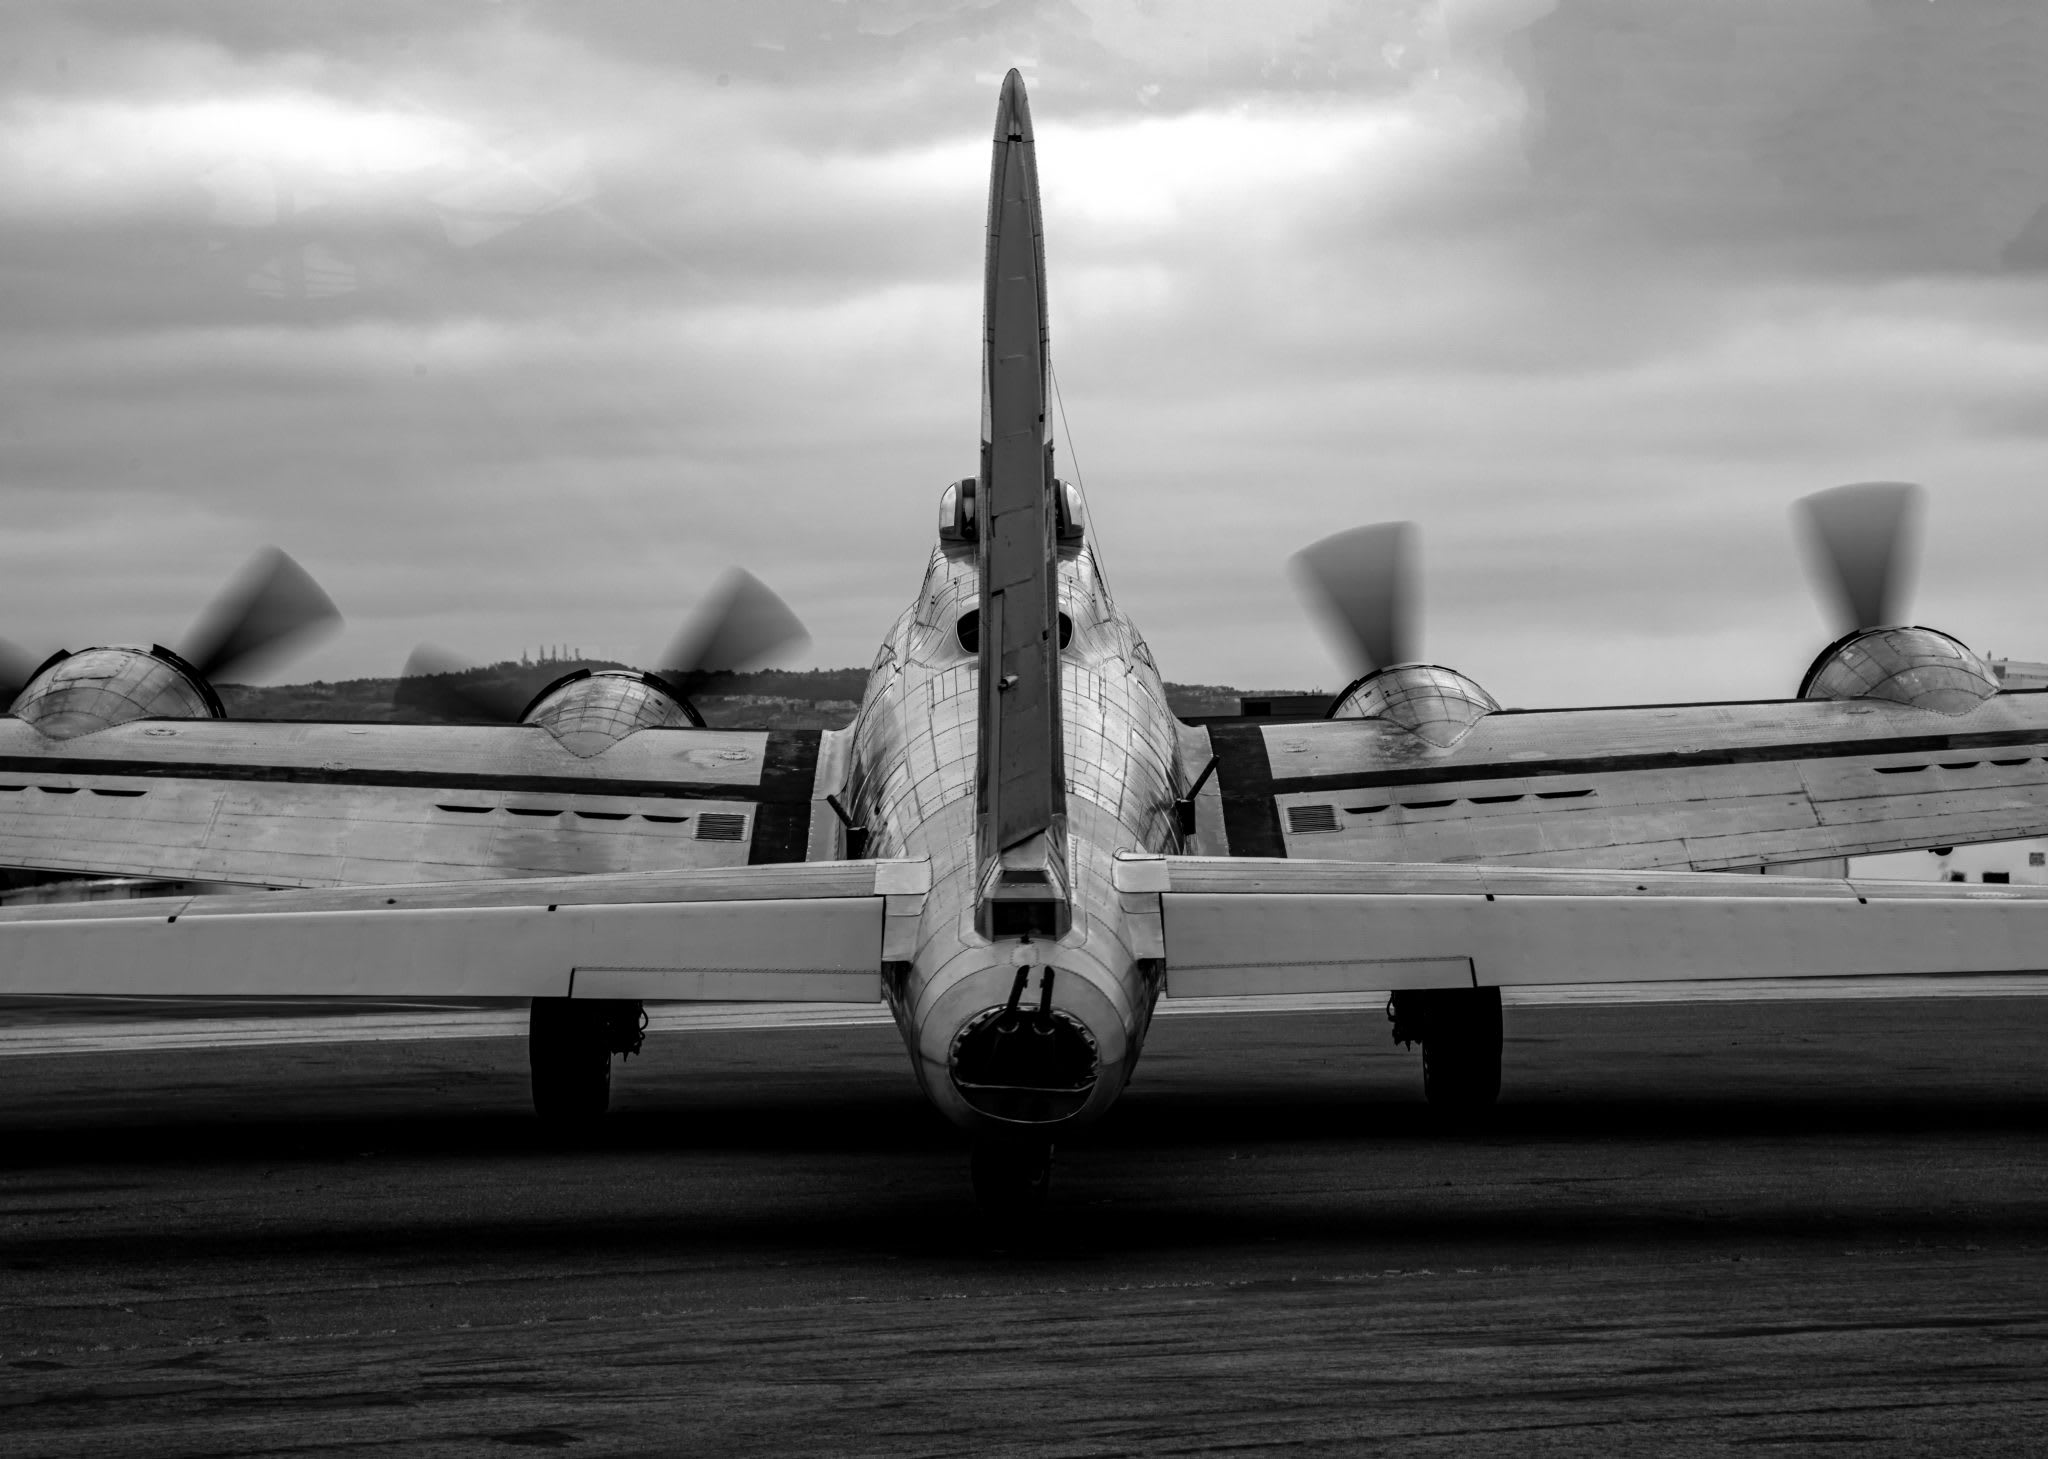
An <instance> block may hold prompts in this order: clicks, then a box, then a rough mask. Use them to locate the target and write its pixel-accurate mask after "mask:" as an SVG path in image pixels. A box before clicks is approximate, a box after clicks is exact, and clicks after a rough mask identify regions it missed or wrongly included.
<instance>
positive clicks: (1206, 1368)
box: [0, 998, 2048, 1459]
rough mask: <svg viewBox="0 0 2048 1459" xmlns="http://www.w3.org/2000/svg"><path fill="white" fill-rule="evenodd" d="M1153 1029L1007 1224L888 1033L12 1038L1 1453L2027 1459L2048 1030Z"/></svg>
mask: <svg viewBox="0 0 2048 1459" xmlns="http://www.w3.org/2000/svg"><path fill="white" fill-rule="evenodd" d="M1385 1028H1386V1026H1385V1023H1384V1021H1383V1020H1382V1019H1381V1018H1380V1017H1379V1015H1377V1014H1376V1013H1370V1012H1345V1013H1327V1012H1326V1013H1318V1014H1312V1015H1286V1016H1265V1017H1252V1018H1238V1017H1198V1018H1177V1019H1168V1020H1161V1021H1160V1023H1159V1024H1158V1025H1157V1026H1156V1027H1155V1031H1154V1036H1153V1041H1152V1045H1151V1047H1150V1048H1149V1050H1148V1051H1147V1053H1146V1056H1145V1061H1144V1063H1143V1064H1142V1065H1141V1067H1140V1068H1139V1071H1138V1076H1137V1079H1136V1081H1135V1082H1134V1083H1133V1085H1132V1087H1131V1089H1130V1091H1129V1093H1128V1094H1127V1095H1126V1097H1125V1099H1124V1101H1123V1103H1122V1104H1121V1105H1120V1106H1119V1107H1118V1109H1117V1110H1116V1112H1115V1113H1114V1114H1113V1116H1112V1117H1111V1119H1110V1120H1109V1121H1108V1122H1107V1123H1106V1124H1105V1125H1104V1126H1102V1127H1101V1128H1100V1129H1099V1130H1098V1131H1097V1132H1096V1133H1095V1134H1094V1135H1093V1136H1092V1137H1091V1138H1089V1139H1087V1140H1086V1141H1080V1142H1075V1143H1073V1144H1072V1145H1070V1146H1068V1147H1065V1148H1063V1150H1062V1151H1061V1155H1060V1161H1059V1168H1058V1173H1057V1177H1056V1188H1055V1192H1054V1201H1053V1205H1052V1208H1051V1210H1050V1211H1049V1212H1048V1214H1047V1217H1046V1219H1045V1221H1044V1223H1043V1230H1042V1232H1041V1233H1039V1235H1038V1236H1037V1238H1036V1239H1035V1240H1033V1241H1031V1242H1028V1243H1025V1244H1022V1245H1011V1246H1003V1245H999V1244H998V1243H997V1242H996V1241H995V1240H994V1239H993V1238H992V1237H991V1235H990V1233H989V1231H988V1229H987V1228H986V1227H985V1226H984V1224H983V1223H982V1221H981V1219H980V1218H979V1217H978V1216H977V1214H976V1212H975V1210H974V1207H973V1205H972V1203H971V1201H970V1200H969V1198H968V1195H967V1190H966V1178H965V1169H964V1166H965V1161H964V1153H963V1147H962V1145H961V1142H960V1139H959V1137H958V1136H957V1135H956V1134H955V1133H954V1132H953V1131H952V1130H951V1129H950V1128H949V1127H947V1126H945V1125H944V1124H943V1123H941V1122H940V1121H939V1120H938V1119H937V1117H936V1116H935V1115H933V1114H932V1113H930V1111H929V1110H928V1109H927V1108H926V1106H925V1105H924V1104H923V1102H922V1100H921V1099H920V1098H919V1096H918V1094H917V1092H916V1090H915V1089H914V1088H913V1086H912V1084H911V1081H910V1077H909V1073H908V1068H907V1064H906V1061H905V1057H904V1054H903V1051H902V1047H901V1045H900V1043H899V1042H898V1041H897V1039H896V1036H895V1034H894V1033H893V1031H892V1030H889V1029H887V1028H872V1027H854V1028H829V1029H799V1030H765V1031H764V1030H757V1031H743V1032H734V1031H724V1032H689V1033H661V1034H657V1035H656V1036H655V1037H653V1038H651V1039H650V1040H649V1044H648V1050H647V1053H646V1054H645V1055H644V1056H643V1057H641V1058H638V1059H635V1060H633V1061H631V1063H630V1064H628V1065H627V1066H625V1067H624V1069H623V1070H622V1071H621V1073H620V1075H619V1078H618V1084H617V1096H616V1101H615V1113H614V1115H613V1116H612V1117H611V1118H610V1119H609V1120H608V1121H607V1123H606V1124H605V1126H604V1127H603V1128H602V1129H601V1130H600V1131H599V1132H598V1133H597V1134H595V1135H594V1136H592V1137H590V1138H589V1139H587V1140H585V1141H581V1142H575V1141H563V1140H560V1139H558V1138H555V1137H551V1136H549V1135H548V1134H547V1133H545V1132H543V1131H542V1130H540V1129H538V1128H537V1127H536V1126H535V1125H534V1124H533V1123H532V1121H531V1120H530V1119H529V1118H528V1117H527V1115H526V1112H525V1111H526V1088H525V1071H524V1057H525V1053H524V1046H523V1043H522V1042H521V1041H519V1040H516V1039H506V1038H475V1039H466V1040H454V1039H443V1040H437V1041H432V1042H396V1041H385V1042H375V1043H362V1044H348V1043H322V1044H312V1045H291V1046H284V1047H274V1048H233V1049H222V1050H209V1051H198V1052H194V1051H146V1052H138V1053H134V1054H127V1055H119V1056H115V1055H104V1054H91V1055H87V1054H66V1055H51V1056H30V1057H17V1058H10V1059H7V1060H4V1061H0V1283H4V1285H0V1452H4V1453H5V1454H7V1455H9V1456H12V1459H25V1456H30V1455H74V1454H81V1455H82V1454H120V1455H134V1454H142V1455H148V1456H150V1459H172V1456H181V1455H199V1454H207V1455H213V1454H281V1453H290V1454H326V1453H348V1454H382V1453H391V1454H400V1453H403V1454H407V1455H433V1454H503V1453H507V1452H512V1451H516V1450H520V1449H560V1450H563V1451H566V1452H569V1453H572V1454H575V1455H579V1456H584V1455H605V1454H622V1453H653V1454H684V1453H694V1454H722V1455H750V1454H777V1455H780V1454H793V1453H825V1454H863V1455H865V1454H874V1455H924V1454H977V1455H980V1454H994V1455H1008V1454H1034V1455H1036V1454H1055V1455H1082V1454H1186V1453H1204V1452H1219V1451H1222V1452H1231V1453H1237V1454H1246V1453H1249V1454H1263V1453H1278V1452H1286V1453H1303V1454H1323V1453H1327V1454H1350V1453H1358V1452H1374V1453H1395V1454H1461V1455H1462V1454H1472V1453H1502V1452H1507V1453H1517V1454H1551V1453H1554V1454H1584V1453H1599V1452H1628V1453H1665V1454H1686V1453H1702V1454H1705V1453H1713V1454H1745V1455H1747V1454H1756V1453H1765V1454H1769V1453H1806V1452H1821V1453H1840V1452H1849V1451H1854V1452H1857V1453H1859V1454H1895V1453H1896V1454H1908V1453H1911V1454H1920V1453H1930V1452H1937V1451H1938V1452H1942V1453H1944V1454H1951V1455H1953V1454H2001V1453H2003V1454H2030V1453H2040V1452H2043V1450H2044V1449H2048V1139H2044V1136H2048V1060H2044V1058H2043V1050H2044V1048H2048V1000H2044V999H2005V998H1976V999H1963V1000H1956V1001H1950V1002H1934V1001H1918V1000H1915V1001H1892V1002H1883V1003H1827V1004H1803V1003H1776V1004H1733V1005H1723V1006H1712V1007H1652V1008H1601V1007H1549V1008H1525V1009H1517V1010H1511V1011H1510V1018H1509V1046H1508V1056H1507V1077H1506V1091H1505V1094H1504V1103H1503V1105H1502V1107H1501V1108H1500V1110H1499V1111H1498V1112H1497V1115H1496V1117H1495V1118H1494V1119H1493V1121H1492V1122H1491V1123H1490V1124H1489V1125H1487V1126H1486V1127H1484V1128H1480V1129H1452V1128H1445V1127H1443V1126H1442V1125H1440V1124H1439V1123H1438V1122H1437V1121H1435V1120H1434V1119H1432V1117H1431V1116H1430V1114H1429V1112H1428V1111H1427V1110H1426V1109H1425V1108H1424V1107H1423V1106H1422V1105H1421V1103H1420V1102H1419V1094H1418V1084H1419V1080H1418V1077H1417V1070H1416V1056H1415V1055H1413V1054H1406V1053H1403V1052H1402V1051H1400V1050H1398V1049H1396V1048H1394V1047H1392V1046H1391V1045H1389V1044H1388V1043H1387V1040H1386V1031H1385Z"/></svg>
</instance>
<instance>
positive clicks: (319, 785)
mask: <svg viewBox="0 0 2048 1459" xmlns="http://www.w3.org/2000/svg"><path fill="white" fill-rule="evenodd" d="M828 741H829V742H833V743H836V737H835V736H833V735H832V734H831V733H830V732H821V731H817V730H772V731H758V730H756V731H740V730H710V729H664V728H650V729H644V730H641V731H639V732H638V733H635V734H632V735H628V736H627V737H625V738H624V739H622V740H620V741H619V742H618V743H616V744H614V745H613V746H611V747H610V748H609V749H607V750H605V751H604V752H603V753H601V754H597V755H592V756H589V757H587V758H585V757H579V756H577V755H575V754H572V753H570V751H568V750H567V749H564V748H563V747H562V745H561V744H560V743H559V742H557V741H556V740H555V738H554V737H553V736H552V735H550V734H548V733H547V731H546V730H544V729H541V728H538V727H536V726H531V725H503V726H459V725H398V724H282V723H262V722H248V721H232V720H138V721H133V722H130V723H127V724H121V725H116V726H114V727H112V728H109V729H104V730H100V731H98V732H96V733H93V734H88V735H82V736H80V737H78V738H76V739H69V740H53V739H48V738H45V737H44V736H43V735H41V734H38V733H37V732H36V731H35V729H33V728H32V727H31V726H29V725H27V724H25V723H23V722H21V721H20V720H15V719H0V866H11V867H33V868H38V869H42V870H50V871H75V872H80V873H87V874H96V875H112V876H138V877H152V878H163V879H169V880H193V881H212V882H241V883H248V884H252V885H256V886H271V887H331V886H361V885H376V884H383V883H402V882H415V881H444V880H470V879H474V878H477V877H520V876H547V875H557V874H559V875H571V874H577V873H611V872H635V871H655V870H673V869H681V868H693V867H696V868H708V867H734V866H747V865H761V864H765V863H777V862H792V861H805V860H818V859H822V858H827V857H832V856H836V855H838V854H840V852H839V850H838V843H837V840H836V836H835V835H834V834H832V833H833V832H835V831H836V827H835V826H834V824H833V822H832V819H831V816H830V813H829V811H827V812H825V813H824V814H823V815H818V814H815V811H816V809H817V807H819V806H822V804H823V803H822V801H816V802H814V800H813V797H814V796H815V795H820V794H822V793H823V792H822V791H821V790H820V789H819V786H818V781H819V779H820V777H819V774H818V770H819V758H820V749H821V746H822V745H824V744H826V743H827V742H828ZM828 758H829V757H828ZM831 783H833V784H836V783H837V782H836V780H834V781H832V782H831Z"/></svg>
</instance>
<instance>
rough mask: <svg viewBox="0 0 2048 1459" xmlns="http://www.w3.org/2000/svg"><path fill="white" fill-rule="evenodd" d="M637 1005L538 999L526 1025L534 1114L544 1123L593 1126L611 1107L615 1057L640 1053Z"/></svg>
mask: <svg viewBox="0 0 2048 1459" xmlns="http://www.w3.org/2000/svg"><path fill="white" fill-rule="evenodd" d="M645 1022H646V1015H645V1013H644V1012H643V1010H642V1009H641V1006H640V1005H639V1004H638V1003H620V1002H612V1001H609V1000H603V999H593V998H536V999H534V1000H533V1008H532V1012H531V1014H530V1015H529V1018H528V1022H527V1037H526V1051H527V1059H528V1061H529V1064H530V1066H531V1068H532V1071H533V1111H534V1113H535V1114H537V1115H539V1116H540V1117H541V1118H542V1119H544V1120H562V1121H574V1120H592V1119H596V1118H597V1117H598V1116H599V1115H602V1114H603V1113H604V1112H605V1110H607V1109H608V1108H610V1106H611V1102H612V1055H613V1054H614V1053H627V1054H630V1053H634V1052H637V1051H638V1049H639V1047H640V1038H641V1033H640V1031H641V1028H642V1027H643V1026H644V1024H645Z"/></svg>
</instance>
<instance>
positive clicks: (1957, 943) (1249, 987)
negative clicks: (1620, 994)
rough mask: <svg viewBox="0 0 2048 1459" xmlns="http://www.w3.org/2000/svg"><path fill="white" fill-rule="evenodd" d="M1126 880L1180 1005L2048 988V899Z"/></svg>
mask: <svg viewBox="0 0 2048 1459" xmlns="http://www.w3.org/2000/svg"><path fill="white" fill-rule="evenodd" d="M1114 880H1115V886H1116V891H1117V895H1118V897H1119V898H1120V899H1121V901H1122V904H1123V910H1124V911H1125V913H1126V914H1127V916H1128V917H1129V918H1130V919H1131V921H1132V923H1133V925H1135V926H1137V927H1138V928H1140V929H1141V931H1140V938H1141V941H1142V942H1143V943H1144V944H1145V945H1142V946H1140V947H1139V948H1138V949H1137V951H1138V952H1139V954H1140V956H1154V957H1161V958H1164V960H1165V963H1166V994H1167V996H1168V997H1169V998H1207V997H1230V996H1246V995H1269V996H1271V995H1282V996H1284V995H1297V996H1312V995H1328V994H1333V993H1358V992H1382V991H1391V990H1395V989H1407V988H1470V987H1517V986H1531V985H1541V984H1585V983H1655V982H1699V981H1717V980H1731V979H1742V980H1751V979H1765V978H1768V979H1787V980H1791V979H1800V980H1813V979H1828V978H1845V977H1856V978H1869V977H1887V976H1891V977H1900V976H1917V977H1925V976H1929V975H1942V974H1987V973H1999V974H2012V973H2041V974H2043V975H2044V976H2048V887H2017V886H2016V887H1984V886H1969V887H1965V886H1959V885H1949V884H1943V883H1914V882H1882V881H1870V882H1858V881H1832V880H1821V879H1807V878H1793V877H1755V878H1747V877H1745V878H1740V879H1737V878H1732V877H1727V876H1722V875H1717V874H1713V873H1693V872H1611V871H1575V870H1564V871H1549V870H1537V869H1529V868H1517V867H1492V866H1486V867H1480V866H1471V867H1462V866H1461V867H1451V866H1415V865H1377V866H1376V865H1358V864H1354V863H1350V862H1339V861H1253V860H1239V859H1236V858H1208V857H1187V856H1165V857H1161V856H1139V855H1132V854H1125V855H1122V856H1119V857H1118V859H1117V862H1116V867H1115V872H1114Z"/></svg>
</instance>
